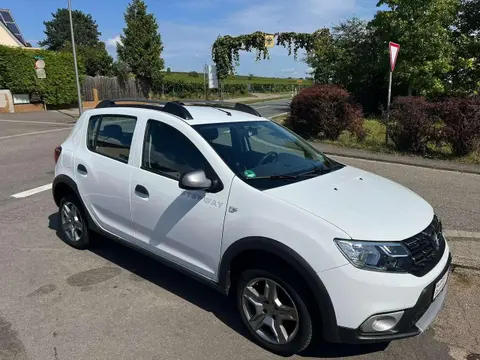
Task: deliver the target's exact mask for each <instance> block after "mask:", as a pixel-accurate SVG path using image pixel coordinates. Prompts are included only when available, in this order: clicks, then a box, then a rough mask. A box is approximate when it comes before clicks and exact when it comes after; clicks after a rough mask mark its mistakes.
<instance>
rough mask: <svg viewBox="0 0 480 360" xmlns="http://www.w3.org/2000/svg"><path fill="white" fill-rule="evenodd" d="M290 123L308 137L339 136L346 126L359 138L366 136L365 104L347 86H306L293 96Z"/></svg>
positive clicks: (291, 126) (333, 138)
mask: <svg viewBox="0 0 480 360" xmlns="http://www.w3.org/2000/svg"><path fill="white" fill-rule="evenodd" d="M286 125H287V126H289V127H290V128H291V129H292V130H293V131H295V132H296V133H298V134H299V135H300V136H302V137H305V138H307V139H308V138H324V139H330V140H336V139H337V138H338V137H339V136H340V134H341V133H342V132H343V131H345V130H350V131H351V132H352V133H353V134H355V135H356V136H357V137H358V138H359V139H363V137H364V136H365V134H364V131H363V116H362V108H361V107H360V106H359V105H358V104H356V103H355V102H354V101H353V98H352V97H351V96H350V94H349V93H348V92H347V91H346V90H345V89H343V88H341V87H338V86H334V85H314V86H311V87H309V88H305V89H303V90H302V91H301V92H300V93H299V94H298V95H296V96H295V97H294V98H293V100H292V103H291V105H290V116H289V118H288V119H287V121H286Z"/></svg>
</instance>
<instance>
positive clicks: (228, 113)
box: [215, 107, 232, 116]
mask: <svg viewBox="0 0 480 360" xmlns="http://www.w3.org/2000/svg"><path fill="white" fill-rule="evenodd" d="M215 109H217V110H219V111H223V112H224V113H225V114H227V115H228V116H232V113H231V112H229V111H226V110H223V109H219V108H217V107H216V108H215Z"/></svg>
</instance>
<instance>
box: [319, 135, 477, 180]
mask: <svg viewBox="0 0 480 360" xmlns="http://www.w3.org/2000/svg"><path fill="white" fill-rule="evenodd" d="M312 144H313V145H314V146H315V147H317V148H318V149H320V150H321V151H322V152H324V153H325V154H326V155H336V156H344V157H349V158H357V159H365V160H374V161H381V162H388V163H396V164H403V165H412V166H420V167H425V168H430V169H438V170H449V171H458V172H464V173H469V174H480V165H473V164H462V163H460V162H456V161H449V160H434V159H427V158H423V157H420V156H416V155H391V154H381V153H373V152H370V151H366V150H361V149H352V148H347V147H343V146H336V145H331V144H324V143H321V142H313V143H312Z"/></svg>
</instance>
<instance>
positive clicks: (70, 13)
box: [68, 0, 83, 115]
mask: <svg viewBox="0 0 480 360" xmlns="http://www.w3.org/2000/svg"><path fill="white" fill-rule="evenodd" d="M68 14H69V16H70V32H71V34H72V51H73V62H74V65H75V79H76V81H77V97H78V112H79V114H80V115H82V113H83V106H82V93H81V91H80V79H79V78H78V67H77V52H76V51H75V36H74V35H73V20H72V2H71V0H68Z"/></svg>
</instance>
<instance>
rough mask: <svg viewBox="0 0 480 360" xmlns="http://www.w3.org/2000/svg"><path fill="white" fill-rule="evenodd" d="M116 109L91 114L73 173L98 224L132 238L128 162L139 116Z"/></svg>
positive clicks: (116, 233)
mask: <svg viewBox="0 0 480 360" xmlns="http://www.w3.org/2000/svg"><path fill="white" fill-rule="evenodd" d="M117 111H118V110H117ZM117 111H115V110H114V111H112V113H111V114H109V113H105V114H102V115H93V116H91V117H90V119H89V121H88V124H87V126H88V131H87V132H86V133H87V134H86V139H85V144H84V145H82V146H80V150H79V151H78V153H77V155H76V158H75V172H76V176H75V177H76V183H77V185H78V190H79V192H80V195H81V197H82V199H83V200H84V203H85V205H86V207H87V209H88V211H89V213H90V215H91V216H92V217H93V218H94V220H95V221H96V222H97V224H99V225H100V227H101V228H102V229H103V230H105V231H107V232H109V233H112V234H114V235H116V236H119V237H121V238H123V239H126V240H132V239H133V224H132V218H131V215H130V175H131V166H130V165H129V162H130V160H131V149H133V147H132V139H133V134H134V130H135V128H136V126H137V122H138V119H137V116H134V115H133V114H132V115H124V114H115V112H117Z"/></svg>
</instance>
